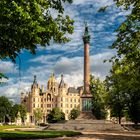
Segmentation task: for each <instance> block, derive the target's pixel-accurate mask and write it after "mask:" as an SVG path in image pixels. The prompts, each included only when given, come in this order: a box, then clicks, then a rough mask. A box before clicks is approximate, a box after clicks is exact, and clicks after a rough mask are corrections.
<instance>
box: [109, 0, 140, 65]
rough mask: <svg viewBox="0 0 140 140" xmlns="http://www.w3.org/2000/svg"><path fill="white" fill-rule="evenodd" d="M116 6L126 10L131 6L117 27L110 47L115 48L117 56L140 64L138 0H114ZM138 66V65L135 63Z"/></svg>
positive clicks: (139, 9)
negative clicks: (115, 37)
mask: <svg viewBox="0 0 140 140" xmlns="http://www.w3.org/2000/svg"><path fill="white" fill-rule="evenodd" d="M114 1H115V2H116V4H117V5H118V6H122V5H123V7H124V8H125V9H126V10H128V9H130V7H131V8H132V10H131V13H130V14H129V15H128V16H127V19H126V20H125V21H124V22H123V23H122V24H121V25H120V27H119V28H118V29H117V32H118V35H117V39H116V41H115V42H114V43H113V45H112V48H115V49H117V52H118V56H120V57H123V56H124V55H125V57H126V58H128V59H129V61H130V60H132V61H135V62H137V64H138V63H139V64H140V1H139V0H127V1H124V0H114ZM137 66H139V65H137Z"/></svg>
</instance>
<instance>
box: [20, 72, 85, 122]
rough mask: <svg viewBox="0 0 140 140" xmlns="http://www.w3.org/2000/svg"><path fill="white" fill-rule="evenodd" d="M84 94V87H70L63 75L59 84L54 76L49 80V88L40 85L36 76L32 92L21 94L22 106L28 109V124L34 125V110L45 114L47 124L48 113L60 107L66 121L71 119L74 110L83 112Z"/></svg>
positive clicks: (43, 120) (44, 120)
mask: <svg viewBox="0 0 140 140" xmlns="http://www.w3.org/2000/svg"><path fill="white" fill-rule="evenodd" d="M82 93H83V87H78V88H77V89H76V88H75V87H68V85H67V84H66V83H65V82H64V79H63V75H61V81H60V83H58V82H57V81H56V79H55V75H54V74H52V75H51V76H50V78H49V80H48V83H47V88H46V90H44V86H41V87H40V85H39V84H38V82H37V79H36V76H34V81H33V84H32V86H31V92H28V93H21V104H24V105H25V106H26V107H27V111H28V116H27V118H28V119H27V120H28V123H34V110H35V109H36V108H40V109H41V110H42V112H43V119H42V122H46V118H47V115H48V113H49V112H50V111H51V110H52V109H53V108H54V107H58V108H60V110H61V111H63V112H64V113H65V117H66V119H68V118H69V114H70V111H71V110H72V109H73V108H77V109H79V110H81V100H80V97H81V95H82Z"/></svg>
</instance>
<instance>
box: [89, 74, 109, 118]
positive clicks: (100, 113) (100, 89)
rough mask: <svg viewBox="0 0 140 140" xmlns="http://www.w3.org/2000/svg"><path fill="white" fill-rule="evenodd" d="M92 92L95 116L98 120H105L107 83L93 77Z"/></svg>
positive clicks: (91, 82)
mask: <svg viewBox="0 0 140 140" xmlns="http://www.w3.org/2000/svg"><path fill="white" fill-rule="evenodd" d="M90 91H91V93H92V95H93V103H92V104H93V109H92V111H93V114H94V116H95V117H96V118H97V119H104V118H105V115H106V110H105V109H106V108H105V107H106V106H105V100H106V94H107V91H106V87H105V83H104V82H102V81H100V80H99V78H97V79H96V78H95V77H94V76H91V78H90Z"/></svg>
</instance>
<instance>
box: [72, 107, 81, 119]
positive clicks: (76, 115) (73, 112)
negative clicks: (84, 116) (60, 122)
mask: <svg viewBox="0 0 140 140" xmlns="http://www.w3.org/2000/svg"><path fill="white" fill-rule="evenodd" d="M79 115H80V111H79V110H78V109H72V110H71V112H70V116H69V119H72V120H75V119H76V118H77V117H78V116H79Z"/></svg>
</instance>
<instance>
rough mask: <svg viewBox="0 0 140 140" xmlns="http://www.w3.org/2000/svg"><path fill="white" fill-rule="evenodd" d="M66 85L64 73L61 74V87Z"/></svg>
mask: <svg viewBox="0 0 140 140" xmlns="http://www.w3.org/2000/svg"><path fill="white" fill-rule="evenodd" d="M63 87H65V82H64V79H63V74H62V75H61V81H60V84H59V88H63Z"/></svg>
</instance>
